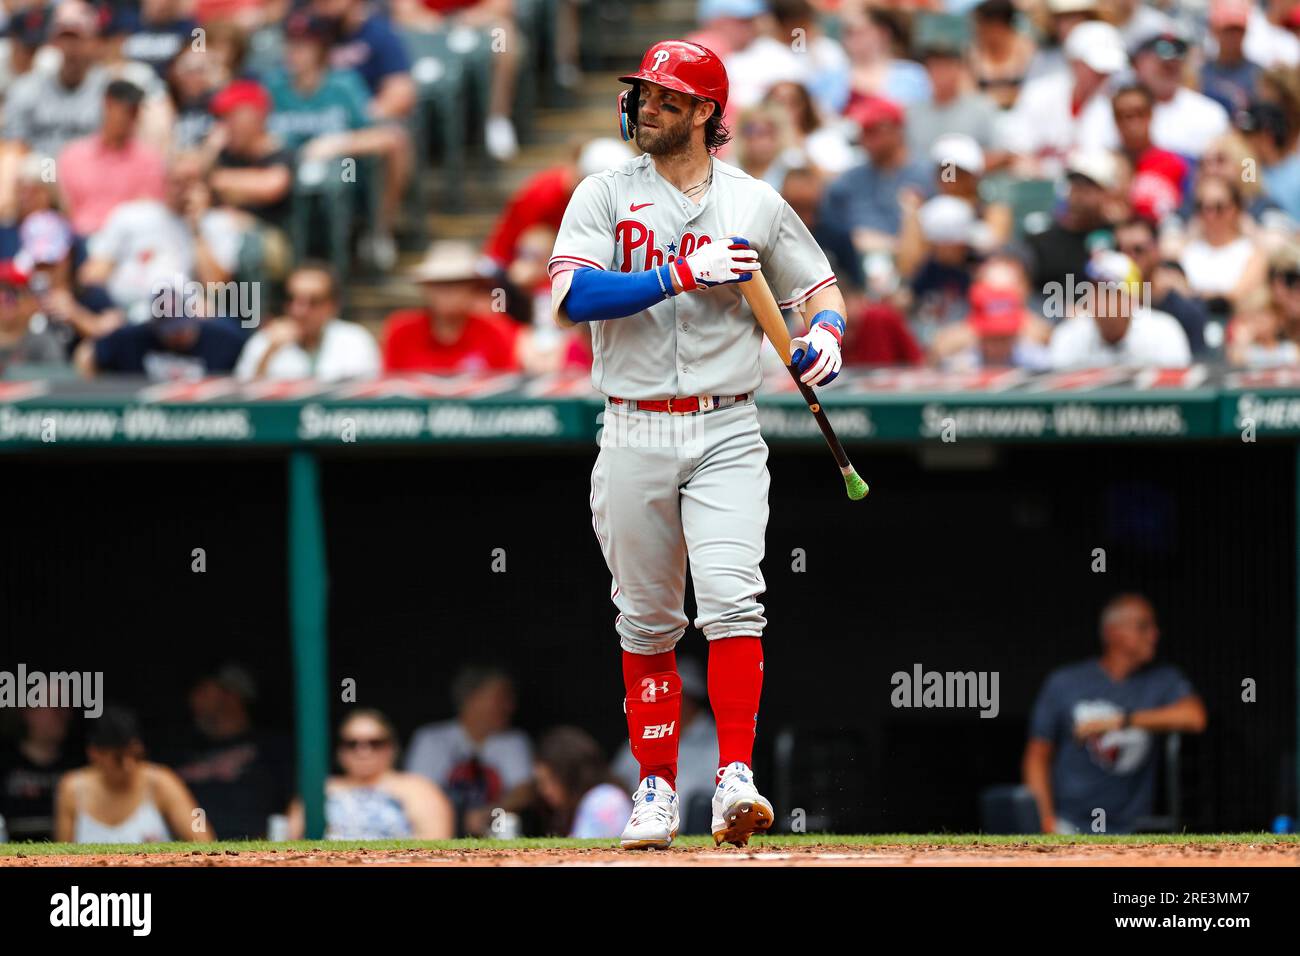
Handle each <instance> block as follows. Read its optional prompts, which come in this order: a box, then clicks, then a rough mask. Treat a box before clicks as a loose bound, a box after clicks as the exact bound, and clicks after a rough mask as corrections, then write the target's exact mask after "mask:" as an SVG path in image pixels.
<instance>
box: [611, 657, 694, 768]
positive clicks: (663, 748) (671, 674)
mask: <svg viewBox="0 0 1300 956" xmlns="http://www.w3.org/2000/svg"><path fill="white" fill-rule="evenodd" d="M623 686H624V688H625V689H626V690H627V697H626V698H624V700H623V709H624V710H625V711H626V712H627V736H628V740H630V741H631V743H632V756H633V757H635V758H636V760H637V763H639V764H640V765H641V777H642V779H644V778H646V777H651V776H657V777H661V778H662V779H664V780H665V781H667V782H668V786H670V787H672V788H673V789H676V788H677V744H678V740H679V739H680V730H681V719H680V718H681V714H682V681H681V678H680V677H678V676H677V654H676V653H675V652H674V651H666V652H665V653H663V654H631V653H628V652H627V651H624V652H623Z"/></svg>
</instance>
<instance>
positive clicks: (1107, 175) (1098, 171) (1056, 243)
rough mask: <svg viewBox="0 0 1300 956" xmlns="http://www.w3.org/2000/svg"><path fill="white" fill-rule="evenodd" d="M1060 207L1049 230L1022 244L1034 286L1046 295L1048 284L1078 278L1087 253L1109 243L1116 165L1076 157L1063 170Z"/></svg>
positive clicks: (1104, 158) (1111, 160) (1109, 158)
mask: <svg viewBox="0 0 1300 956" xmlns="http://www.w3.org/2000/svg"><path fill="white" fill-rule="evenodd" d="M1066 183H1067V191H1066V194H1065V204H1064V205H1063V206H1062V207H1061V208H1060V210H1059V211H1058V212H1057V214H1056V216H1055V217H1054V219H1053V220H1052V223H1051V225H1049V226H1047V227H1046V228H1045V229H1041V230H1039V231H1031V232H1030V234H1029V235H1027V236H1026V237H1025V244H1026V246H1027V248H1028V251H1029V253H1030V257H1031V261H1032V263H1033V284H1034V285H1035V286H1036V287H1037V288H1038V290H1039V294H1042V295H1045V294H1046V288H1047V286H1049V285H1051V284H1052V283H1058V284H1065V283H1066V282H1067V281H1070V277H1071V276H1073V277H1078V276H1080V275H1082V274H1083V270H1084V266H1085V265H1087V262H1088V260H1089V258H1090V257H1091V256H1092V253H1093V252H1094V251H1095V250H1096V249H1097V248H1100V247H1101V246H1104V245H1108V244H1109V243H1110V227H1111V223H1112V221H1114V219H1117V218H1120V217H1119V216H1116V215H1114V212H1115V205H1116V203H1115V188H1116V186H1117V185H1118V184H1119V163H1118V161H1117V160H1116V158H1115V156H1114V154H1112V153H1108V152H1100V151H1094V152H1078V153H1075V154H1073V155H1072V156H1071V157H1070V160H1069V162H1068V164H1067V168H1066Z"/></svg>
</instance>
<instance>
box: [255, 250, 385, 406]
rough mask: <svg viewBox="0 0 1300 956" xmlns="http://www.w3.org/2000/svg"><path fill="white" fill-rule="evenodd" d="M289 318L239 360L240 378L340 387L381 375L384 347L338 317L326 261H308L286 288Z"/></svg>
mask: <svg viewBox="0 0 1300 956" xmlns="http://www.w3.org/2000/svg"><path fill="white" fill-rule="evenodd" d="M286 291H287V299H288V314H287V315H285V316H283V317H281V318H278V319H272V320H271V322H270V323H268V324H267V326H266V328H264V329H260V330H259V331H258V332H257V333H256V334H254V335H253V337H252V338H251V339H249V340H248V343H247V344H246V345H245V346H244V350H243V351H242V352H241V353H240V355H239V364H238V365H237V366H236V367H235V375H236V376H238V377H239V378H240V379H242V380H244V381H249V380H252V379H265V378H281V379H305V378H312V379H316V380H317V381H321V382H335V381H339V380H341V379H349V378H373V377H374V376H376V375H378V374H379V367H380V357H379V347H378V346H377V345H375V340H374V337H373V336H371V334H370V332H369V331H368V330H367V329H366V328H365V327H364V326H361V325H358V324H356V323H355V322H344V321H343V320H342V319H340V318H339V317H338V316H339V304H340V303H339V286H338V280H337V279H336V278H335V276H334V273H333V271H332V270H331V269H330V267H329V266H328V265H326V264H325V263H323V262H311V261H308V262H304V263H302V264H301V265H299V266H298V267H297V268H296V269H294V271H293V272H291V273H290V274H289V279H288V282H287V283H286Z"/></svg>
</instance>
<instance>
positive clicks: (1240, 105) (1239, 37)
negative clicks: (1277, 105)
mask: <svg viewBox="0 0 1300 956" xmlns="http://www.w3.org/2000/svg"><path fill="white" fill-rule="evenodd" d="M1253 6H1254V4H1252V3H1251V0H1213V2H1211V4H1210V33H1211V34H1212V35H1213V36H1214V56H1213V57H1209V58H1207V59H1206V61H1205V63H1204V64H1203V65H1202V66H1201V92H1202V93H1204V94H1205V95H1206V96H1208V97H1209V98H1210V99H1212V100H1214V101H1215V102H1216V103H1218V104H1219V105H1220V106H1222V107H1223V108H1224V109H1225V110H1227V111H1228V114H1229V115H1232V114H1233V113H1236V112H1237V111H1238V110H1244V109H1245V108H1246V107H1247V106H1248V105H1249V103H1250V101H1251V100H1252V99H1253V98H1254V96H1255V84H1256V82H1257V81H1258V80H1259V74H1260V73H1261V72H1262V71H1261V70H1260V67H1259V65H1258V64H1256V63H1252V62H1251V61H1250V60H1248V59H1246V52H1245V44H1246V24H1247V23H1249V22H1250V11H1251V8H1252V7H1253Z"/></svg>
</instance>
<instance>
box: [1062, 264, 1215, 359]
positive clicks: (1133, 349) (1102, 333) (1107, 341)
mask: <svg viewBox="0 0 1300 956" xmlns="http://www.w3.org/2000/svg"><path fill="white" fill-rule="evenodd" d="M1049 348H1050V362H1051V365H1052V368H1054V369H1076V368H1108V367H1111V366H1128V367H1133V366H1135V367H1142V366H1154V367H1158V368H1186V367H1187V366H1188V365H1190V364H1191V360H1192V356H1191V350H1190V349H1189V348H1188V345H1187V336H1186V335H1185V334H1184V333H1183V329H1182V326H1180V325H1179V324H1178V321H1177V320H1176V319H1175V318H1174V317H1173V316H1171V315H1169V314H1168V313H1166V312H1158V311H1155V310H1153V309H1151V308H1150V307H1149V305H1148V304H1147V302H1146V301H1145V295H1144V287H1143V283H1142V274H1141V272H1139V271H1138V267H1137V264H1136V263H1134V261H1133V260H1132V259H1130V258H1129V257H1128V256H1126V255H1124V254H1123V253H1122V252H1113V251H1109V250H1107V251H1103V252H1099V253H1097V254H1096V255H1095V256H1094V257H1093V258H1092V260H1091V261H1090V262H1089V263H1088V265H1087V267H1086V270H1085V276H1084V281H1083V282H1082V283H1081V289H1080V297H1079V301H1077V302H1075V303H1074V315H1073V316H1072V317H1071V318H1068V319H1066V320H1065V321H1063V322H1061V323H1060V324H1059V325H1058V326H1057V327H1056V331H1054V332H1053V333H1052V341H1051V345H1050V346H1049Z"/></svg>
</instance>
